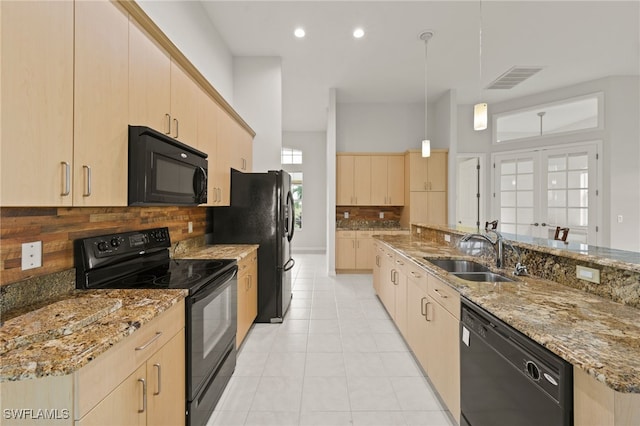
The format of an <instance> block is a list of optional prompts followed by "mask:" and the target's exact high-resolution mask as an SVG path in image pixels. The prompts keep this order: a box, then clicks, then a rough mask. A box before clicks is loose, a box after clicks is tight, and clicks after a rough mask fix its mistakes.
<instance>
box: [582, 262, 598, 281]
mask: <svg viewBox="0 0 640 426" xmlns="http://www.w3.org/2000/svg"><path fill="white" fill-rule="evenodd" d="M576 277H578V279H581V280H585V281H589V282H592V283H596V284H600V270H599V269H593V268H587V267H586V266H580V265H577V266H576Z"/></svg>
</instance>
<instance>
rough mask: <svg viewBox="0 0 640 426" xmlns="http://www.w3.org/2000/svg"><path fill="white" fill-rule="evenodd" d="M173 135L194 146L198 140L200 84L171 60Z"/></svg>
mask: <svg viewBox="0 0 640 426" xmlns="http://www.w3.org/2000/svg"><path fill="white" fill-rule="evenodd" d="M170 74H171V83H170V84H171V137H173V138H176V139H178V140H179V141H180V142H183V143H186V144H187V145H191V146H194V145H195V144H196V143H197V142H198V124H197V120H198V92H200V91H201V89H200V86H198V84H197V83H196V82H195V81H193V80H192V79H191V77H190V76H189V75H188V74H187V73H186V72H185V71H184V70H183V69H182V68H180V66H179V65H178V64H176V63H175V62H174V61H171V73H170Z"/></svg>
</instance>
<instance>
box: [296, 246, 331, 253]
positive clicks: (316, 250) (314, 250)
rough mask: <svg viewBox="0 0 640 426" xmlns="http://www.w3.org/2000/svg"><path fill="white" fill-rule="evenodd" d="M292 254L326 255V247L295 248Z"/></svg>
mask: <svg viewBox="0 0 640 426" xmlns="http://www.w3.org/2000/svg"><path fill="white" fill-rule="evenodd" d="M291 253H292V254H326V253H327V248H326V247H295V248H294V249H293V250H292V251H291Z"/></svg>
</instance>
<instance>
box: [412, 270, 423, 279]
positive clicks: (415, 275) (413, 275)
mask: <svg viewBox="0 0 640 426" xmlns="http://www.w3.org/2000/svg"><path fill="white" fill-rule="evenodd" d="M410 274H411V276H412V277H413V278H420V277H421V276H422V275H420V274H416V273H415V272H413V271H411V272H410Z"/></svg>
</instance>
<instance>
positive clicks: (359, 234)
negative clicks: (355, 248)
mask: <svg viewBox="0 0 640 426" xmlns="http://www.w3.org/2000/svg"><path fill="white" fill-rule="evenodd" d="M374 234H375V232H374V231H356V237H357V238H358V239H359V240H362V239H365V238H371V236H372V235H374Z"/></svg>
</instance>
